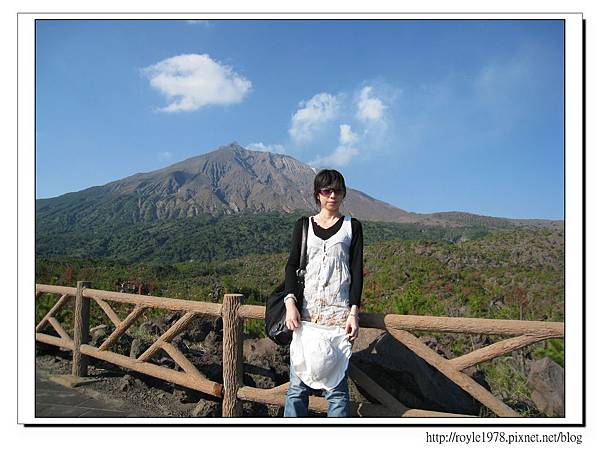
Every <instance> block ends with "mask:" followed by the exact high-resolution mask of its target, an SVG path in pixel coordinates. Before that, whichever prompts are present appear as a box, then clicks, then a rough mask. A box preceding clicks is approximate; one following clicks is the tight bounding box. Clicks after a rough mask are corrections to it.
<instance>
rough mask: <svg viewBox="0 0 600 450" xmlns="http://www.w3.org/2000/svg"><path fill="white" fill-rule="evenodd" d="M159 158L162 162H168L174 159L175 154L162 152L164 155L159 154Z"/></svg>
mask: <svg viewBox="0 0 600 450" xmlns="http://www.w3.org/2000/svg"><path fill="white" fill-rule="evenodd" d="M158 157H159V158H160V159H161V160H163V161H167V160H169V159H172V158H173V153H171V152H162V153H159V155H158Z"/></svg>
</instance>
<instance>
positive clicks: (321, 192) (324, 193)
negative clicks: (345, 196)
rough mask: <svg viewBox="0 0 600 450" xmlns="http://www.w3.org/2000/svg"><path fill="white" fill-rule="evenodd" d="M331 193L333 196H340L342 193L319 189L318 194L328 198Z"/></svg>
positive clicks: (335, 190) (337, 190)
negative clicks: (333, 193)
mask: <svg viewBox="0 0 600 450" xmlns="http://www.w3.org/2000/svg"><path fill="white" fill-rule="evenodd" d="M332 192H335V195H341V194H342V192H343V191H341V190H339V189H332V188H325V189H319V193H320V194H321V195H324V196H325V197H329V196H330V195H331V193H332Z"/></svg>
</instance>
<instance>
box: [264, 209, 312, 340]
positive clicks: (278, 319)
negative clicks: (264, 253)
mask: <svg viewBox="0 0 600 450" xmlns="http://www.w3.org/2000/svg"><path fill="white" fill-rule="evenodd" d="M307 235H308V217H302V242H301V244H300V266H299V267H298V270H296V278H297V280H298V293H299V294H300V298H297V299H296V307H297V308H298V311H302V298H303V294H302V292H303V290H304V275H305V274H306V239H307ZM285 296H286V291H285V281H284V282H283V283H281V284H280V285H279V286H277V288H276V289H275V292H273V294H271V296H270V297H269V298H268V299H267V303H266V312H265V333H266V334H267V336H269V337H270V338H271V340H273V342H275V343H276V344H278V345H289V344H290V342H292V335H293V332H292V331H291V330H290V329H288V327H287V325H286V324H285V313H286V308H285V303H284V302H283V300H284V298H285Z"/></svg>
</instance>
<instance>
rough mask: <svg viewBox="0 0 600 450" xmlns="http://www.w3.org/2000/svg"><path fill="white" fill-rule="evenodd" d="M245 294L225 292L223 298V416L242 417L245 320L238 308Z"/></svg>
mask: <svg viewBox="0 0 600 450" xmlns="http://www.w3.org/2000/svg"><path fill="white" fill-rule="evenodd" d="M243 298H244V296H243V295H241V294H225V297H224V298H223V389H224V393H223V413H222V414H223V417H241V415H242V402H241V400H238V397H237V393H238V389H239V388H240V387H241V386H242V383H243V361H242V360H243V339H244V320H243V318H242V317H241V316H240V315H239V313H238V310H239V308H240V306H242V303H243Z"/></svg>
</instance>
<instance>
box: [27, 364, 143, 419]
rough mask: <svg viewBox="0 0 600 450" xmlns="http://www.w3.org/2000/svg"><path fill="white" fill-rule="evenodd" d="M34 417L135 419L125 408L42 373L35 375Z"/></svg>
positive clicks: (37, 372) (38, 372)
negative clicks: (57, 381) (67, 385)
mask: <svg viewBox="0 0 600 450" xmlns="http://www.w3.org/2000/svg"><path fill="white" fill-rule="evenodd" d="M35 416H36V417H38V418H44V417H86V418H94V417H135V416H134V415H133V414H131V413H130V412H128V411H125V408H121V407H118V406H115V404H111V403H109V402H105V401H101V400H97V399H95V398H93V397H91V396H89V395H86V394H85V393H83V392H81V391H79V390H77V389H72V388H68V387H65V386H62V385H60V384H58V383H54V382H52V381H50V379H49V378H48V376H47V375H46V374H44V373H43V372H40V371H37V370H36V374H35Z"/></svg>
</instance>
